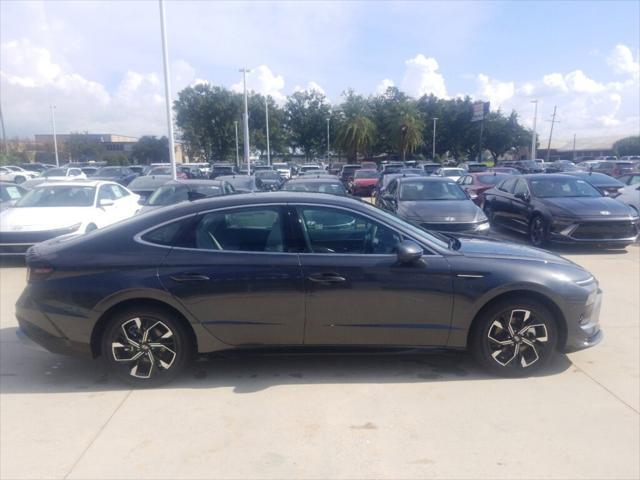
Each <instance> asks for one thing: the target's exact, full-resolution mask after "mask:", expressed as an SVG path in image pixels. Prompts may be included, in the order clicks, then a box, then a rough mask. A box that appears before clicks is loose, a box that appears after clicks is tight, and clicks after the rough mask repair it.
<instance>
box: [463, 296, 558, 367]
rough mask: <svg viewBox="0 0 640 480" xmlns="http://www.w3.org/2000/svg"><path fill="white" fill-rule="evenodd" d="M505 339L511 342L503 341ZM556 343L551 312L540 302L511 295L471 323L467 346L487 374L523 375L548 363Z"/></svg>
mask: <svg viewBox="0 0 640 480" xmlns="http://www.w3.org/2000/svg"><path fill="white" fill-rule="evenodd" d="M526 312H529V313H528V315H527V313H526ZM496 323H498V324H499V325H500V326H502V327H505V328H500V327H498V326H497V325H496ZM509 323H510V324H511V327H512V330H511V331H512V332H513V333H511V331H509V329H508V324H509ZM509 341H511V342H512V343H511V344H507V343H506V342H509ZM500 342H503V343H500ZM557 344H558V327H557V325H556V319H555V318H554V316H553V314H552V313H551V311H550V310H549V309H548V308H547V307H546V306H545V305H543V304H542V303H540V302H536V301H534V300H528V299H527V298H525V297H514V298H508V299H505V300H503V301H499V302H496V303H495V304H494V305H492V306H490V307H489V308H488V309H487V310H486V311H484V312H483V313H482V315H481V317H479V318H478V319H477V323H475V324H474V326H473V331H472V332H471V336H470V342H469V348H470V350H471V353H472V355H473V357H474V358H475V360H476V362H478V364H479V365H480V366H481V367H482V368H484V369H485V370H487V371H489V372H490V373H492V374H494V375H498V376H502V377H526V376H529V375H532V374H534V373H535V372H537V371H538V370H540V369H541V368H543V367H544V366H545V365H546V364H548V363H549V361H550V360H551V359H552V358H553V356H554V354H555V351H556V345H557ZM496 352H498V353H496Z"/></svg>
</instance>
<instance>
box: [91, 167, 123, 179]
mask: <svg viewBox="0 0 640 480" xmlns="http://www.w3.org/2000/svg"><path fill="white" fill-rule="evenodd" d="M122 170H123V169H122V168H120V167H103V168H101V169H100V170H98V172H97V173H96V176H100V177H117V176H118V175H120V174H121V173H122Z"/></svg>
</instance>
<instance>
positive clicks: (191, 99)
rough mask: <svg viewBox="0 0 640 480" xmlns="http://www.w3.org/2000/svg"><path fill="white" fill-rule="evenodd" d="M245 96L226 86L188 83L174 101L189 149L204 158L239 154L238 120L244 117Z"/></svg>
mask: <svg viewBox="0 0 640 480" xmlns="http://www.w3.org/2000/svg"><path fill="white" fill-rule="evenodd" d="M241 106H242V96H241V95H239V94H237V93H233V92H231V91H229V90H227V89H226V88H223V87H212V86H211V85H208V84H199V85H195V86H192V87H187V88H185V89H184V90H182V91H181V92H180V93H179V94H178V99H177V100H176V101H175V102H174V107H173V108H174V110H175V112H176V125H177V126H178V128H179V133H180V137H181V139H182V141H183V142H184V144H185V146H186V147H187V153H188V154H189V155H192V156H196V157H199V158H201V159H204V160H212V159H216V160H225V159H230V158H232V157H235V127H234V121H240V120H241V116H240V113H241Z"/></svg>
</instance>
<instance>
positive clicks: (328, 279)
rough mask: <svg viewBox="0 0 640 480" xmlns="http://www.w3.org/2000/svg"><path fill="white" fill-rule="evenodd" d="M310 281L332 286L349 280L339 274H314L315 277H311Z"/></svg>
mask: <svg viewBox="0 0 640 480" xmlns="http://www.w3.org/2000/svg"><path fill="white" fill-rule="evenodd" d="M308 278H309V280H311V281H312V282H316V283H321V284H323V285H330V284H332V283H342V282H346V281H347V279H346V278H344V277H341V276H340V275H338V274H337V273H314V274H313V275H309V277H308Z"/></svg>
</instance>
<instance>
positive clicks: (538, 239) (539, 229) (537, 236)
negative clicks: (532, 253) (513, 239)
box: [530, 217, 545, 246]
mask: <svg viewBox="0 0 640 480" xmlns="http://www.w3.org/2000/svg"><path fill="white" fill-rule="evenodd" d="M530 236H531V243H532V244H533V245H536V246H539V245H542V244H543V243H544V240H545V232H544V221H543V220H542V218H540V217H536V218H534V219H533V222H532V223H531V234H530Z"/></svg>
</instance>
